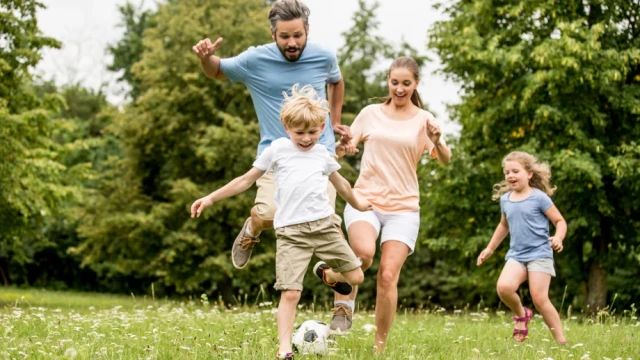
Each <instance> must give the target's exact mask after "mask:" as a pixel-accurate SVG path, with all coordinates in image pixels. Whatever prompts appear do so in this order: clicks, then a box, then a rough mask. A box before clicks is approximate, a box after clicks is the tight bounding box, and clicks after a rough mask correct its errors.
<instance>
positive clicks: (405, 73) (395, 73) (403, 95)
mask: <svg viewBox="0 0 640 360" xmlns="http://www.w3.org/2000/svg"><path fill="white" fill-rule="evenodd" d="M388 85H389V96H390V97H391V100H392V101H393V103H394V104H395V105H396V106H404V105H407V104H409V103H411V95H413V92H414V91H416V88H417V87H418V81H417V80H416V79H415V78H414V76H413V72H412V71H410V70H409V69H407V68H395V69H393V70H391V72H390V73H389V79H388Z"/></svg>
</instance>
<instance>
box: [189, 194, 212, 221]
mask: <svg viewBox="0 0 640 360" xmlns="http://www.w3.org/2000/svg"><path fill="white" fill-rule="evenodd" d="M211 205H213V201H211V200H210V199H209V197H208V196H205V197H203V198H201V199H198V200H196V201H194V202H193V205H191V217H200V214H201V213H202V210H204V209H206V208H208V207H209V206H211Z"/></svg>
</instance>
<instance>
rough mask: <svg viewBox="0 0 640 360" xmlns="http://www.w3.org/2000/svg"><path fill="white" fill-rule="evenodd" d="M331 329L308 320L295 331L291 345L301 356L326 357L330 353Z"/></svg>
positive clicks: (321, 323)
mask: <svg viewBox="0 0 640 360" xmlns="http://www.w3.org/2000/svg"><path fill="white" fill-rule="evenodd" d="M329 342H330V340H329V327H328V326H327V324H325V323H323V322H321V321H316V320H307V321H305V322H303V323H302V324H300V325H299V326H298V327H297V328H296V329H295V330H294V331H293V339H292V340H291V343H292V344H293V347H294V349H295V350H296V351H298V352H299V353H301V354H316V355H324V354H326V353H327V352H328V351H329Z"/></svg>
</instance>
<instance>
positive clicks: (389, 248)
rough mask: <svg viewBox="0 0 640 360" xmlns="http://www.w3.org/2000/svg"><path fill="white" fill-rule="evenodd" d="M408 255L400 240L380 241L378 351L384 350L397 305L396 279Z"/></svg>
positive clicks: (376, 344) (377, 305)
mask: <svg viewBox="0 0 640 360" xmlns="http://www.w3.org/2000/svg"><path fill="white" fill-rule="evenodd" d="M407 256H409V247H408V246H407V245H406V244H405V243H403V242H400V241H395V240H388V241H385V242H384V243H382V258H381V259H380V268H379V269H378V286H377V290H378V294H377V296H376V338H375V344H374V346H375V347H376V349H377V351H378V352H384V349H385V345H386V343H387V337H388V336H389V331H390V330H391V325H392V324H393V319H394V317H395V315H396V308H397V306H398V279H399V278H400V270H402V265H403V264H404V262H405V260H406V259H407Z"/></svg>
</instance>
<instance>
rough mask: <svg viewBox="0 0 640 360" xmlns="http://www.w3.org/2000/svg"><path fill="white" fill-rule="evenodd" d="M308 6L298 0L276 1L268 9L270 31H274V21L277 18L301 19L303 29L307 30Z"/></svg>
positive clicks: (283, 19) (286, 19)
mask: <svg viewBox="0 0 640 360" xmlns="http://www.w3.org/2000/svg"><path fill="white" fill-rule="evenodd" d="M310 13H311V11H309V8H308V7H307V6H306V5H305V4H303V3H302V2H300V1H298V0H282V1H276V2H274V3H273V5H272V6H271V10H269V22H270V23H271V31H273V32H274V33H275V32H276V22H277V21H278V20H282V21H290V20H295V19H302V23H303V24H304V29H305V30H306V31H309V14H310Z"/></svg>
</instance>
